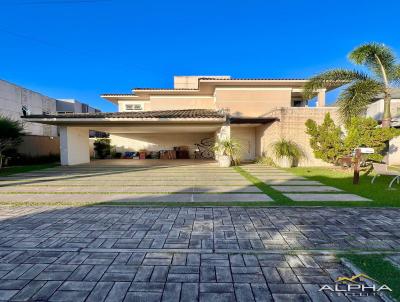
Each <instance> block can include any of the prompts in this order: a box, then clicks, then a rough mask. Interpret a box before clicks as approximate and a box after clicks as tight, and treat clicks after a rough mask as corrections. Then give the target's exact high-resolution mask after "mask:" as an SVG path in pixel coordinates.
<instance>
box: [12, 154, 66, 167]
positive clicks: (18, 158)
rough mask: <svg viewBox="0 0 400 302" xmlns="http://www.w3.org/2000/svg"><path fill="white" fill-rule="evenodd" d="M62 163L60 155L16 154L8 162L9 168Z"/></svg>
mask: <svg viewBox="0 0 400 302" xmlns="http://www.w3.org/2000/svg"><path fill="white" fill-rule="evenodd" d="M59 161H60V155H59V154H49V155H37V156H31V155H25V154H14V155H12V156H11V157H10V159H9V160H8V163H7V165H8V166H24V165H39V164H50V163H57V162H59Z"/></svg>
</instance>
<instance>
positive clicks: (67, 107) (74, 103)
mask: <svg viewBox="0 0 400 302" xmlns="http://www.w3.org/2000/svg"><path fill="white" fill-rule="evenodd" d="M97 112H101V111H100V110H99V109H96V108H93V107H91V106H89V105H88V104H85V103H81V102H79V101H78V100H75V99H57V114H65V113H97ZM107 136H108V134H107V133H104V132H98V131H94V130H90V131H89V137H93V138H96V137H107Z"/></svg>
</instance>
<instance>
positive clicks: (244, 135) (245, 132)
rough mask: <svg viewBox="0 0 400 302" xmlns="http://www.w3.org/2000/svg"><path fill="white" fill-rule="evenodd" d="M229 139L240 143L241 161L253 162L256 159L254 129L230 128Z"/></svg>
mask: <svg viewBox="0 0 400 302" xmlns="http://www.w3.org/2000/svg"><path fill="white" fill-rule="evenodd" d="M231 137H232V138H233V139H235V140H237V141H239V142H240V145H241V148H242V149H241V152H240V153H241V156H240V158H241V160H243V161H247V160H254V159H255V158H256V153H255V151H256V150H255V146H256V131H255V127H244V126H231Z"/></svg>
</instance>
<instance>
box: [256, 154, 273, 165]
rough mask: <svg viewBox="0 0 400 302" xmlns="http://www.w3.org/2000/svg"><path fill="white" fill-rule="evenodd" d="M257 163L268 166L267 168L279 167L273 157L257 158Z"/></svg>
mask: <svg viewBox="0 0 400 302" xmlns="http://www.w3.org/2000/svg"><path fill="white" fill-rule="evenodd" d="M256 163H257V164H262V165H266V166H270V167H276V166H277V165H276V163H275V162H274V160H273V159H272V158H271V157H269V156H265V155H264V156H262V157H259V158H257V160H256Z"/></svg>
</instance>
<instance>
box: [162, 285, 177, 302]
mask: <svg viewBox="0 0 400 302" xmlns="http://www.w3.org/2000/svg"><path fill="white" fill-rule="evenodd" d="M181 287H182V285H181V283H166V284H165V287H164V291H163V295H162V301H163V302H175V301H179V298H180V293H181Z"/></svg>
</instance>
